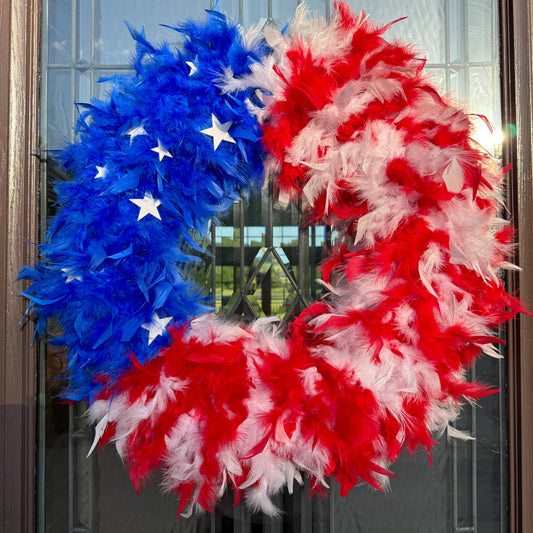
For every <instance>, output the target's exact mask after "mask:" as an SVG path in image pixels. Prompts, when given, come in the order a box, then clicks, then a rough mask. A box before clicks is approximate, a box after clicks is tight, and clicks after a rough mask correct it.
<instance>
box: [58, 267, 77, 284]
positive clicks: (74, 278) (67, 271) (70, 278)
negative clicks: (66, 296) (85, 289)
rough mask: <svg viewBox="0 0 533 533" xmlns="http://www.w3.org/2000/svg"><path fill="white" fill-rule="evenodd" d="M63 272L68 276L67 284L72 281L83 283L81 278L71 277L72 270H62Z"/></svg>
mask: <svg viewBox="0 0 533 533" xmlns="http://www.w3.org/2000/svg"><path fill="white" fill-rule="evenodd" d="M61 272H64V273H65V274H66V275H67V281H66V283H70V282H71V281H74V280H76V281H82V277H81V276H70V275H69V274H70V273H71V272H72V268H62V269H61Z"/></svg>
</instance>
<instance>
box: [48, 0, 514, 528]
mask: <svg viewBox="0 0 533 533" xmlns="http://www.w3.org/2000/svg"><path fill="white" fill-rule="evenodd" d="M298 3H299V2H297V1H296V0H290V1H288V0H287V1H282V0H227V1H224V2H223V3H222V8H223V9H224V10H225V11H226V12H227V13H228V14H230V15H231V16H233V17H234V18H236V19H239V20H241V21H243V24H244V25H245V26H249V25H252V24H261V25H263V24H265V23H266V22H267V21H270V22H271V23H274V24H277V25H278V26H280V27H281V26H283V25H284V24H285V22H286V21H287V19H288V18H289V17H290V16H291V14H292V13H293V12H294V9H295V8H296V5H297V4H298ZM308 5H309V7H310V8H311V9H315V10H318V11H319V12H320V13H321V14H323V15H324V16H329V14H330V12H331V11H332V6H331V5H330V2H329V1H328V0H312V1H310V2H308ZM350 5H351V6H352V8H353V9H355V10H361V9H364V10H365V11H366V12H367V13H368V14H369V15H370V17H371V18H373V19H374V20H376V21H378V22H380V23H387V22H390V21H392V20H395V19H399V18H402V17H406V16H407V17H408V18H407V19H406V20H403V21H400V22H398V23H397V24H395V25H394V26H392V27H391V29H390V30H389V31H388V33H387V35H386V37H387V38H388V39H394V38H398V39H401V40H402V41H409V42H413V43H416V45H417V47H418V49H419V50H421V54H422V55H426V56H427V58H428V63H427V72H428V73H429V74H431V76H432V78H433V81H434V83H435V84H436V85H437V86H438V87H439V88H440V90H442V91H443V92H450V91H451V92H453V93H454V95H455V97H456V98H457V99H458V100H459V101H460V102H463V103H464V104H465V105H467V106H468V108H469V110H470V111H471V112H472V113H476V114H483V115H486V116H487V118H488V119H489V120H490V121H491V122H492V124H493V126H494V128H495V130H496V132H501V120H500V103H499V102H500V93H499V86H498V83H499V82H498V72H499V64H498V31H497V28H498V20H497V15H498V5H497V2H496V1H495V0H476V1H471V0H420V1H417V2H398V1H395V0H367V1H361V0H352V1H351V2H350ZM209 7H211V2H210V0H202V1H198V2H177V1H175V0H172V1H171V0H164V1H158V2H152V3H150V2H128V1H126V0H112V1H104V0H43V39H44V46H43V63H42V64H43V67H42V130H41V134H42V142H43V148H47V149H57V148H60V147H61V146H62V145H63V143H64V142H65V140H72V139H73V138H74V127H75V120H76V116H77V113H76V112H75V108H74V106H73V103H74V101H79V102H84V101H88V100H89V99H90V98H91V97H97V98H104V97H105V93H106V91H108V90H109V89H110V87H111V85H110V84H109V83H98V80H99V79H100V78H101V77H106V76H110V75H112V74H115V73H119V74H120V73H122V72H125V71H127V68H128V61H129V59H130V57H131V54H132V51H133V48H134V45H133V41H132V39H131V37H130V35H129V32H128V30H127V28H126V26H125V25H124V23H123V21H124V20H127V21H128V22H129V23H130V24H131V25H132V26H133V27H135V28H137V29H140V28H141V27H142V26H143V25H144V26H145V30H146V34H147V36H148V38H149V39H150V40H151V41H157V42H160V41H162V40H170V41H171V42H172V41H173V40H174V41H175V40H176V34H175V33H174V32H172V31H170V30H168V29H166V28H164V27H162V26H160V25H159V24H169V25H172V24H174V23H176V22H178V21H180V20H183V19H184V18H186V17H196V18H197V17H201V16H202V11H203V10H204V9H205V8H209ZM477 138H478V140H479V142H480V143H481V144H482V145H483V146H485V147H486V148H487V149H489V150H491V151H492V152H494V153H496V154H498V153H499V150H500V148H501V147H500V145H499V142H501V136H498V135H496V136H490V135H489V134H488V132H487V129H486V126H485V124H484V122H483V121H482V120H480V121H479V127H478V128H477ZM42 175H43V190H46V189H47V180H48V183H50V182H52V181H53V180H54V179H55V178H58V177H59V178H62V177H64V176H62V171H61V169H59V168H57V166H56V165H55V164H54V163H53V162H52V161H51V160H49V161H48V162H45V163H43V172H42ZM48 200H49V201H48V204H49V206H48V212H43V213H42V221H43V226H45V224H46V218H47V216H48V215H50V214H51V213H52V212H53V201H54V198H53V193H52V191H51V190H50V191H49V199H48ZM300 207H301V206H292V207H291V208H289V209H280V208H279V207H278V206H277V205H275V203H274V202H273V201H272V198H271V194H270V191H269V190H268V188H266V189H265V190H264V191H263V194H262V196H260V197H259V196H257V197H252V198H250V200H249V201H248V202H247V203H243V202H237V203H235V204H234V205H233V206H231V207H230V209H229V210H228V211H227V212H226V213H225V214H224V215H223V216H222V217H221V220H222V222H223V224H222V225H220V226H216V227H215V226H214V225H213V227H212V228H211V232H210V235H209V237H208V239H207V240H206V246H210V247H211V251H212V254H211V255H210V256H209V257H206V259H205V262H204V265H203V266H202V267H201V268H200V269H199V270H198V271H197V272H193V273H192V275H194V276H196V279H198V280H199V281H201V282H202V283H203V284H204V286H205V287H206V290H208V291H210V292H211V294H212V295H213V302H214V304H215V307H216V309H217V311H218V312H219V313H221V314H223V315H225V316H228V317H233V318H237V317H240V318H242V319H254V318H256V317H262V316H269V315H277V316H278V317H279V318H280V319H281V320H282V323H287V322H288V321H290V320H291V319H292V318H294V316H296V315H297V314H298V313H299V312H300V311H301V310H302V309H304V308H305V307H306V306H307V305H309V303H311V302H312V301H314V300H316V299H317V298H319V297H320V295H321V291H322V289H321V286H320V284H319V283H317V282H316V279H317V278H318V277H319V276H320V270H319V264H320V261H321V259H322V253H323V252H322V249H323V247H324V246H325V245H327V244H329V243H330V242H331V239H332V235H331V232H330V230H329V228H327V227H324V226H317V227H313V228H306V227H305V225H304V224H303V223H302V220H301V208H300ZM243 287H244V288H245V289H246V290H241V289H242V288H243ZM40 368H41V373H40V376H39V386H40V398H41V402H40V406H41V409H40V416H41V420H40V427H41V428H42V431H41V435H40V442H39V477H40V487H41V489H40V491H39V494H38V498H39V501H40V505H39V509H40V510H41V512H40V515H39V531H40V532H45V531H46V532H48V531H49V532H53V533H56V532H63V531H64V532H68V533H75V532H78V533H82V532H84V533H89V532H94V533H96V532H115V531H128V532H132V533H135V532H142V531H147V532H148V531H149V532H152V531H167V530H168V531H174V532H208V533H215V532H229V531H235V532H237V531H238V532H242V533H252V532H254V533H256V532H265V533H282V532H296V531H298V532H301V533H308V532H316V533H334V532H335V533H336V532H345V531H346V532H348V531H362V532H365V533H373V532H375V533H387V532H391V533H392V532H394V533H402V532H405V533H407V532H409V533H412V532H413V531H424V532H426V531H430V532H432V533H440V532H442V533H459V532H473V533H496V532H500V533H501V532H503V531H505V530H506V517H505V502H506V495H505V490H506V489H505V487H506V483H505V468H504V465H505V416H504V415H505V409H504V404H505V397H504V393H503V392H501V393H500V394H498V395H493V396H488V397H486V398H483V399H482V400H480V401H479V404H478V405H467V406H465V407H464V409H463V414H462V417H461V419H460V420H459V421H458V423H457V427H458V429H461V430H464V431H466V432H468V433H470V434H472V435H474V436H475V437H476V439H475V440H469V441H459V440H452V441H447V440H446V439H441V441H440V442H439V443H438V444H437V445H436V446H435V448H434V450H433V452H432V457H431V460H432V465H433V466H432V467H431V466H430V461H429V458H428V457H427V455H426V454H425V452H421V453H417V454H415V455H413V456H410V455H407V454H406V455H402V456H401V457H400V459H399V460H398V461H397V462H396V463H395V464H394V465H393V466H392V471H393V473H394V474H395V475H397V476H398V477H397V478H393V479H392V480H391V490H390V493H388V494H382V493H376V492H375V491H373V490H370V489H369V488H368V487H367V486H363V485H362V486H358V487H356V488H354V489H353V490H352V491H351V492H350V494H349V495H348V496H347V497H345V498H341V497H340V496H339V490H338V487H336V486H335V485H333V486H332V487H331V492H330V495H329V498H328V499H320V498H319V499H316V498H315V499H311V498H310V496H309V487H308V485H304V486H303V487H301V488H300V487H297V488H296V489H295V492H294V494H287V493H283V494H280V495H278V496H277V497H276V498H275V503H276V504H277V505H279V506H280V507H281V508H282V509H283V514H282V517H281V518H280V519H279V520H273V519H269V518H267V517H264V516H262V515H259V514H257V515H251V514H250V513H249V512H248V511H247V510H246V508H245V507H244V506H242V505H240V506H237V507H235V508H234V507H233V505H232V503H233V500H232V495H230V494H228V495H226V496H225V497H224V498H223V500H222V502H221V505H220V506H219V507H218V508H217V510H216V512H215V513H214V514H206V515H204V516H199V517H194V518H191V519H187V520H186V519H183V518H180V519H179V520H177V521H176V522H175V517H176V513H177V508H178V504H177V501H176V500H175V498H174V497H173V496H172V495H161V494H160V493H159V489H158V487H157V484H158V480H157V479H154V480H152V483H151V484H150V486H149V487H147V488H146V490H144V491H143V492H142V494H141V496H140V498H139V497H138V496H137V495H136V493H135V490H134V488H133V485H132V484H131V482H130V480H129V477H128V474H127V471H126V470H125V469H124V466H123V465H122V463H121V461H120V459H119V457H118V455H117V454H116V452H115V451H114V450H113V449H112V448H111V447H107V448H105V449H104V450H100V451H98V452H96V453H94V454H93V455H91V456H90V457H89V458H86V455H87V452H88V449H89V447H90V444H91V441H92V429H91V428H88V427H87V426H86V424H85V421H84V409H85V406H83V405H67V404H65V403H63V402H62V401H61V400H59V399H58V394H59V388H60V385H61V383H60V382H58V381H57V379H56V378H57V376H59V375H60V374H61V371H62V363H61V362H60V356H59V354H57V353H55V352H54V351H53V350H52V349H50V348H48V349H47V351H46V352H45V351H43V354H42V361H41V366H40ZM475 378H479V379H480V381H482V382H485V383H491V384H494V385H496V386H498V387H499V389H500V391H504V390H505V378H504V374H503V363H502V362H501V361H499V360H495V359H490V358H488V357H485V358H483V359H482V360H480V361H479V362H478V363H477V364H476V366H475V368H474V369H473V370H472V379H475Z"/></svg>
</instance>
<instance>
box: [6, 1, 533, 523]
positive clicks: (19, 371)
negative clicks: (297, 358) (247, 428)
mask: <svg viewBox="0 0 533 533" xmlns="http://www.w3.org/2000/svg"><path fill="white" fill-rule="evenodd" d="M532 9H533V0H501V28H502V32H501V37H502V40H501V50H502V90H503V103H504V119H505V122H504V123H508V124H514V125H516V129H517V135H516V137H514V138H513V139H511V140H510V142H508V143H506V147H505V151H504V158H505V159H506V161H507V162H512V163H513V171H512V173H511V175H510V187H509V193H508V194H509V206H510V211H511V216H512V218H513V222H514V224H515V226H516V228H517V231H518V239H519V246H518V262H519V264H520V265H521V266H522V267H523V271H522V272H521V273H520V274H518V275H514V276H510V279H509V286H510V288H511V290H517V289H518V288H520V290H521V294H522V297H523V299H524V300H525V301H526V303H527V304H528V305H529V308H530V309H533V267H532V265H533V180H532V169H533V165H532V149H531V146H532V141H533V126H532V125H533V113H532V104H533V98H532V87H533V63H532V62H533V54H532V48H533V37H532V31H531V30H532V29H533V19H532ZM40 12H41V2H40V0H0V72H1V73H2V75H0V227H1V228H2V230H0V309H1V311H0V384H1V389H0V402H1V403H0V435H1V437H0V456H1V462H0V501H1V504H0V531H6V532H8V531H21V532H25V531H27V532H32V531H35V495H34V491H35V486H36V484H35V464H36V461H35V457H36V453H35V450H36V431H35V427H36V415H35V412H36V372H37V368H36V367H37V365H36V360H37V357H36V347H35V345H33V346H32V344H31V337H32V334H33V328H32V327H31V325H30V326H29V327H28V326H26V327H21V326H20V325H19V321H20V319H21V317H22V316H23V314H24V310H25V306H26V303H25V302H24V300H23V299H22V298H21V297H20V296H19V295H18V291H19V290H20V289H22V286H21V284H20V283H15V282H14V279H15V277H16V274H17V271H18V269H19V268H20V266H21V265H24V264H31V263H32V262H33V261H34V260H35V248H34V247H33V246H32V245H31V244H30V243H31V242H37V240H38V231H39V228H38V201H39V197H38V190H39V165H38V160H37V158H36V157H34V154H35V153H36V150H38V148H39V121H38V116H39V77H40V72H39V58H40V49H39V40H40ZM507 361H508V363H507V364H508V395H509V414H508V425H509V531H510V532H511V533H519V532H527V531H533V507H532V506H531V502H532V501H533V318H532V317H528V316H521V317H519V318H517V319H516V320H514V321H513V322H512V324H511V325H510V326H509V350H508V356H507Z"/></svg>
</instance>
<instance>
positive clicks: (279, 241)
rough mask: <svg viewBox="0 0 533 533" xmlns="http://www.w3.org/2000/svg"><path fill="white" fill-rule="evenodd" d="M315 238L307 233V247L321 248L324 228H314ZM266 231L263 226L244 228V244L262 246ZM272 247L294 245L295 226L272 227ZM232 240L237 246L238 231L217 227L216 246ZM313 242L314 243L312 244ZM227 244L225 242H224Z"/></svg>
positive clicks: (296, 232) (324, 236)
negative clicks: (224, 240)
mask: <svg viewBox="0 0 533 533" xmlns="http://www.w3.org/2000/svg"><path fill="white" fill-rule="evenodd" d="M314 232H315V236H314V239H313V232H312V231H311V230H310V231H309V246H322V245H323V244H324V242H325V240H326V227H325V226H315V228H314ZM265 234H266V229H265V227H264V226H245V228H244V244H245V245H246V246H251V245H252V244H256V245H257V244H261V245H263V244H264V241H265ZM272 234H273V241H274V242H273V245H274V246H283V245H287V244H294V243H295V241H297V240H298V227H297V226H274V228H272ZM223 238H226V239H233V241H234V242H233V245H234V246H239V234H238V230H237V229H234V228H232V227H224V226H222V227H220V226H219V227H217V228H216V244H217V246H220V245H222V239H223ZM313 240H314V242H313ZM226 242H227V241H226Z"/></svg>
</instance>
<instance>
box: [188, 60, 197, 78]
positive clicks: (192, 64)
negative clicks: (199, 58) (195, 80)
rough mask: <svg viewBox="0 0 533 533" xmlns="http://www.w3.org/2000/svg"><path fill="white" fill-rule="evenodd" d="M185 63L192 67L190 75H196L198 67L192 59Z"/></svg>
mask: <svg viewBox="0 0 533 533" xmlns="http://www.w3.org/2000/svg"><path fill="white" fill-rule="evenodd" d="M185 63H186V64H187V65H188V66H189V68H190V69H191V71H190V72H189V76H194V75H195V74H196V73H197V72H198V67H197V66H196V65H195V64H194V63H193V62H192V61H186V62H185Z"/></svg>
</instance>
